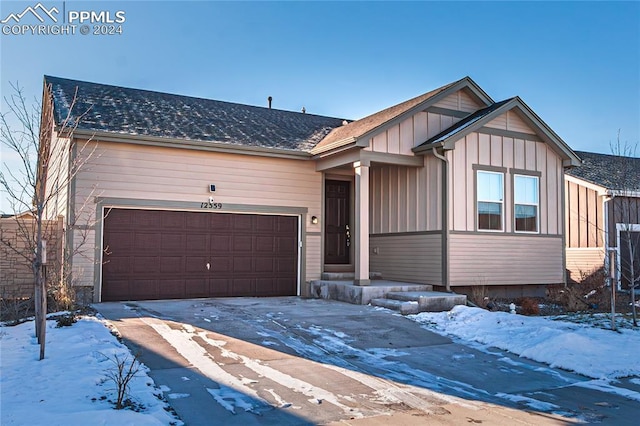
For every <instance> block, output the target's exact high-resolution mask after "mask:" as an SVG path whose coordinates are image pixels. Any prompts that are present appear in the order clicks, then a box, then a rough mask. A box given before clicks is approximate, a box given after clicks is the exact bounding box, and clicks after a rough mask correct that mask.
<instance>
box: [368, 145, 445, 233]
mask: <svg viewBox="0 0 640 426" xmlns="http://www.w3.org/2000/svg"><path fill="white" fill-rule="evenodd" d="M441 173H442V165H441V164H440V160H438V159H437V158H434V157H432V156H430V155H427V156H425V167H403V166H393V165H378V166H373V167H371V170H370V177H369V179H370V186H369V188H370V190H369V202H370V211H369V218H370V219H369V224H370V226H369V230H370V232H371V233H372V234H386V233H391V232H415V231H432V230H436V229H440V227H441V210H440V204H439V200H440V197H441V193H442V190H441V183H442V178H441Z"/></svg>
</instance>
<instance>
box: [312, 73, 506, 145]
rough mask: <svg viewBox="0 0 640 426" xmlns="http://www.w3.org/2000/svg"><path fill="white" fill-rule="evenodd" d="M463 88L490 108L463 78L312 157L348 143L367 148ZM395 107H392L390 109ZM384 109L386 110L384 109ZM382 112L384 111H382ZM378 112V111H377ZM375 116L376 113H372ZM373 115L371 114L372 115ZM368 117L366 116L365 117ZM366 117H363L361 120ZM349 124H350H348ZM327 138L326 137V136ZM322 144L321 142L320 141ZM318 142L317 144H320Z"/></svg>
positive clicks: (483, 95) (482, 93) (474, 85)
mask: <svg viewBox="0 0 640 426" xmlns="http://www.w3.org/2000/svg"><path fill="white" fill-rule="evenodd" d="M465 87H468V88H469V89H470V90H471V92H472V93H473V94H475V95H476V97H477V98H478V99H479V100H480V101H481V102H483V103H485V104H486V106H490V105H491V104H493V103H494V101H493V99H491V97H490V96H489V95H488V94H487V93H486V92H485V91H484V90H482V88H480V86H478V84H477V83H476V82H475V81H473V80H472V79H471V77H464V78H461V79H460V80H458V81H454V82H453V83H450V84H449V85H448V86H446V87H445V88H444V89H442V90H441V91H440V92H438V93H436V94H435V95H433V96H431V97H429V98H427V99H425V100H424V101H422V102H420V103H419V104H417V105H414V106H413V107H411V108H409V109H408V110H406V111H404V112H402V113H400V114H398V115H397V116H395V117H393V118H392V119H390V120H387V121H385V122H384V123H382V124H380V125H378V126H376V127H374V128H373V129H371V130H369V131H367V132H365V133H363V134H362V135H360V136H350V137H348V138H344V139H341V140H338V141H335V142H333V143H331V144H329V145H327V146H323V147H321V148H319V149H316V148H313V149H311V151H310V152H311V153H312V154H314V155H317V154H321V153H323V152H326V151H330V150H332V149H334V148H337V147H339V146H341V145H344V144H349V143H353V142H354V141H355V142H356V146H360V147H367V146H369V140H368V139H369V138H370V137H371V136H373V135H375V134H376V133H379V132H381V131H383V130H386V129H387V128H389V127H391V126H394V125H396V124H398V123H399V122H401V121H403V120H405V118H407V117H408V116H412V115H414V114H415V113H417V112H419V111H423V110H425V109H427V108H428V107H429V106H430V104H434V103H436V102H438V101H440V100H441V99H443V98H445V97H447V96H449V95H450V94H451V93H452V92H457V91H458V90H461V89H464V88H465ZM435 90H437V89H435ZM393 106H395V105H392V107H393ZM385 109H386V108H385ZM382 111H384V110H382ZM378 112H379V111H378ZM374 114H376V113H374ZM469 114H473V113H469ZM372 115H373V114H372ZM367 117H368V116H367ZM364 118H366V117H363V119H364ZM357 121H359V120H355V122H357ZM349 124H351V123H349ZM327 136H328V135H327ZM320 142H322V141H320ZM320 142H319V143H320Z"/></svg>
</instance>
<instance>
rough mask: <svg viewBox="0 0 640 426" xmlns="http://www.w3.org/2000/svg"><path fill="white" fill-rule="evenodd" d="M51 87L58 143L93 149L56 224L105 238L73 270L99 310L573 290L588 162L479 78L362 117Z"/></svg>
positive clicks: (78, 150)
mask: <svg viewBox="0 0 640 426" xmlns="http://www.w3.org/2000/svg"><path fill="white" fill-rule="evenodd" d="M49 85H50V90H51V94H52V96H53V111H49V110H45V111H44V113H45V114H49V113H53V115H54V118H55V122H56V123H57V124H58V125H60V124H61V123H62V122H63V121H64V120H65V118H66V117H67V116H70V118H71V120H70V122H71V123H73V124H77V127H76V128H75V130H74V131H73V132H72V133H71V134H63V135H58V136H62V138H57V139H56V141H55V142H56V143H55V144H54V145H55V148H54V149H58V150H66V151H67V152H69V158H70V160H69V162H70V163H74V162H77V161H78V160H79V159H81V160H82V159H83V158H84V157H86V156H87V154H86V153H89V152H91V153H93V154H92V155H91V156H90V157H89V158H86V164H84V166H83V167H82V168H81V169H80V171H79V172H78V173H77V175H75V176H74V178H73V182H72V184H71V186H70V190H69V193H68V196H67V197H63V198H66V199H61V200H59V202H58V203H57V205H56V209H55V210H56V211H51V212H50V214H51V215H57V214H62V215H64V216H65V217H66V218H67V224H68V233H69V235H68V238H67V242H68V244H69V246H70V247H74V246H75V245H76V239H75V236H76V234H77V233H78V232H80V231H83V232H84V233H85V235H86V233H87V231H88V232H89V233H90V240H91V241H95V244H90V245H88V246H87V247H85V248H84V249H80V250H78V247H76V251H79V252H81V253H80V254H81V255H75V256H74V257H73V261H72V263H73V265H72V266H73V268H74V270H75V271H76V273H77V274H79V275H80V277H79V278H78V277H76V278H77V279H79V281H80V282H82V283H83V285H85V286H88V289H89V290H91V291H92V292H93V299H94V300H96V301H99V300H103V301H106V300H128V299H156V298H184V297H206V296H270V295H297V294H302V295H304V294H306V291H307V288H308V282H309V281H311V280H316V279H319V278H320V276H321V273H322V272H329V271H334V272H341V271H343V272H353V273H354V275H355V280H354V283H355V284H356V285H369V284H370V276H371V271H374V272H377V273H380V274H381V275H382V277H383V278H384V279H387V280H396V281H404V282H410V283H425V284H432V285H434V286H436V288H441V289H446V290H461V291H463V290H468V288H469V287H470V286H474V285H486V286H489V287H490V288H491V289H492V290H494V291H496V292H498V291H500V292H509V293H517V294H526V293H532V294H540V292H541V291H544V286H545V285H547V284H558V283H562V282H564V279H565V272H564V271H565V263H564V245H565V244H564V214H563V211H564V195H563V182H564V171H565V169H566V168H569V167H573V166H577V165H578V164H579V163H580V159H579V158H578V156H576V154H575V153H574V152H573V151H572V150H571V149H570V148H569V147H568V146H567V145H566V144H565V143H564V142H563V141H562V139H561V138H560V137H559V136H558V135H556V134H555V133H554V132H553V131H552V130H551V129H550V128H549V127H548V126H547V125H546V124H545V123H544V122H543V121H542V120H541V119H540V118H539V117H538V116H537V115H536V114H535V113H534V112H533V111H532V110H531V109H530V108H529V107H528V106H527V105H526V104H525V103H524V102H523V101H522V100H521V99H520V98H518V97H514V98H510V99H507V100H504V101H501V102H495V101H494V100H493V99H491V97H489V95H487V94H486V93H485V92H484V91H483V90H482V89H481V88H480V87H479V86H478V85H477V84H476V83H475V82H474V81H473V80H471V79H470V78H468V77H466V78H463V79H461V80H458V81H455V82H453V83H451V84H448V85H446V86H443V87H440V88H438V89H436V90H433V91H431V92H428V93H425V94H423V95H421V96H418V97H416V98H413V99H410V100H408V101H406V102H403V103H400V104H398V105H395V106H393V107H390V108H387V109H385V110H382V111H380V112H377V113H375V114H372V115H370V116H368V117H365V118H363V119H360V120H357V121H353V122H348V121H346V120H342V119H337V118H330V117H321V116H317V115H312V114H305V113H296V112H288V111H281V110H275V109H270V108H262V107H255V106H248V105H240V104H234V103H228V102H220V101H214V100H205V99H200V98H192V97H186V96H178V95H171V94H166V93H157V92H150V91H145V90H137V89H129V88H122V87H114V86H107V85H102V84H94V83H87V82H82V81H74V80H67V79H62V78H56V77H45V94H46V93H47V88H48V87H49ZM76 90H77V100H76V103H75V105H74V106H73V108H72V107H71V106H72V102H73V99H74V94H75V93H76ZM70 109H71V111H70ZM83 113H85V114H84V115H82V116H81V114H83ZM57 130H59V129H57ZM87 141H89V142H87ZM81 162H84V160H83V161H81ZM54 172H56V173H57V172H59V170H57V171H54V170H52V171H51V173H54ZM62 172H63V173H66V172H68V171H64V170H63V171H62ZM79 217H83V218H84V220H78V219H79ZM72 223H73V225H71V224H72Z"/></svg>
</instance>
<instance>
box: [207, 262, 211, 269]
mask: <svg viewBox="0 0 640 426" xmlns="http://www.w3.org/2000/svg"><path fill="white" fill-rule="evenodd" d="M209 269H211V264H210V263H207V271H208V270H209Z"/></svg>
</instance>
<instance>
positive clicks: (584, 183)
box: [564, 173, 608, 195]
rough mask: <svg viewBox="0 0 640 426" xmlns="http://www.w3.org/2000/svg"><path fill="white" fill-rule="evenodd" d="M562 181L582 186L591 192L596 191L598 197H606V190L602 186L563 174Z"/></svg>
mask: <svg viewBox="0 0 640 426" xmlns="http://www.w3.org/2000/svg"><path fill="white" fill-rule="evenodd" d="M564 179H565V180H566V181H569V182H571V183H575V184H576V185H580V186H584V187H585V188H589V189H591V190H593V191H596V192H597V193H598V195H607V193H608V190H607V188H605V187H604V186H600V185H596V184H595V183H591V182H587V181H586V180H584V179H580V178H577V177H575V176H571V175H568V174H566V173H565V175H564Z"/></svg>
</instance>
